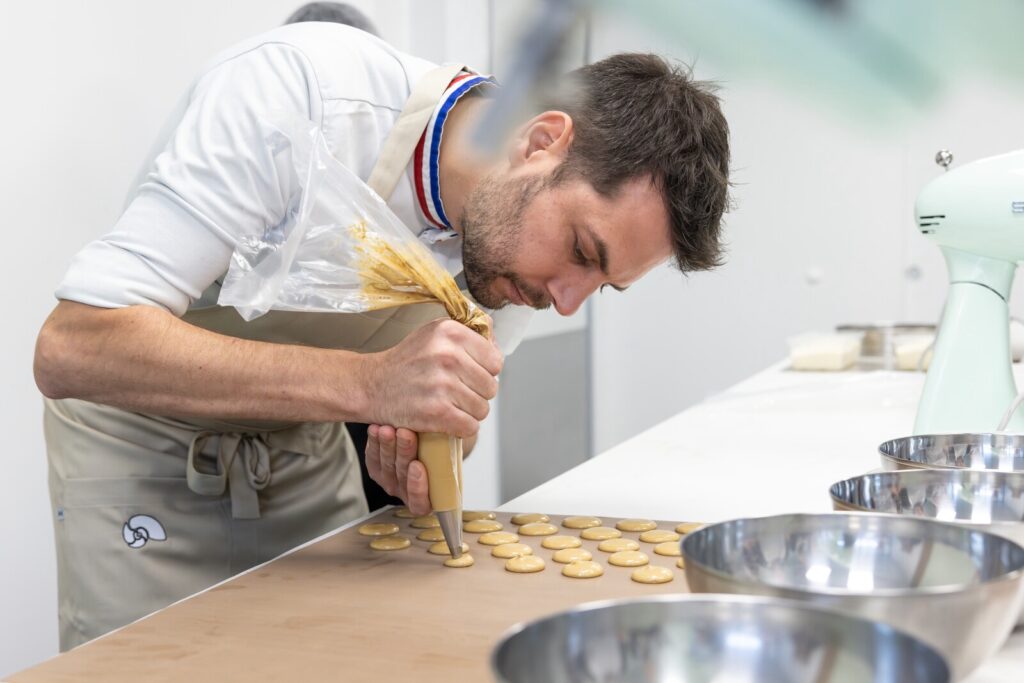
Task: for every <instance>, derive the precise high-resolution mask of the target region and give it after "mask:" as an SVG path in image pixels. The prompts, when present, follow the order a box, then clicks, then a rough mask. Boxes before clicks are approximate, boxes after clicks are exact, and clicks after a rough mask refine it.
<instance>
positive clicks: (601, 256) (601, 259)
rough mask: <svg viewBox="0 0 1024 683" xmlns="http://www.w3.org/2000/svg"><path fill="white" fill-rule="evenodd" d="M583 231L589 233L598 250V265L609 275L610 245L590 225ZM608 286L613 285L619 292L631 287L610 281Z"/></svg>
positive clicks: (606, 275)
mask: <svg viewBox="0 0 1024 683" xmlns="http://www.w3.org/2000/svg"><path fill="white" fill-rule="evenodd" d="M583 232H585V233H587V238H588V239H589V240H590V241H591V242H593V243H594V249H595V250H596V251H597V267H598V268H600V269H601V272H602V273H604V275H605V277H609V275H608V245H607V244H605V241H604V240H603V239H601V238H600V237H598V236H597V234H596V233H594V231H593V230H591V229H590V226H589V225H584V226H583ZM608 286H609V287H611V288H612V289H614V290H615V291H617V292H625V291H626V290H627V289H629V287H628V286H626V287H619V286H618V285H614V284H612V283H610V282H609V283H608Z"/></svg>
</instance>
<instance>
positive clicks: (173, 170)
mask: <svg viewBox="0 0 1024 683" xmlns="http://www.w3.org/2000/svg"><path fill="white" fill-rule="evenodd" d="M282 112H286V113H292V114H299V115H301V116H304V117H306V118H308V119H311V120H312V121H314V122H316V123H317V124H318V125H319V124H320V123H321V121H320V118H321V116H322V101H321V99H320V94H319V90H318V87H317V83H316V75H315V73H314V72H313V69H312V67H311V66H310V64H309V61H308V60H307V59H306V58H305V56H304V55H303V54H302V53H301V52H300V51H299V50H298V49H296V48H295V47H294V46H290V45H286V44H280V43H268V44H263V45H260V46H259V47H256V48H254V49H252V50H249V51H248V52H245V53H243V54H241V55H237V56H235V57H232V58H231V59H229V60H227V61H224V62H222V63H220V64H218V65H216V66H215V67H213V68H212V69H211V70H209V71H208V72H207V73H206V74H205V75H204V76H203V77H202V78H200V79H199V80H198V81H197V82H196V84H195V86H194V88H193V91H192V94H191V97H190V99H189V103H188V106H187V108H186V110H185V113H184V116H183V117H182V120H181V122H180V123H179V124H178V125H177V127H176V128H175V129H174V131H173V133H172V134H171V136H170V139H169V141H168V143H167V145H166V147H165V148H164V149H163V151H162V152H161V153H160V154H159V155H158V156H157V157H156V159H155V161H154V162H153V166H152V168H151V169H150V172H149V174H148V176H147V177H146V179H145V181H144V182H143V183H142V185H140V186H139V188H138V190H137V192H136V194H135V197H134V198H133V199H132V201H131V203H130V204H129V205H128V206H127V208H126V209H125V211H124V213H123V214H122V215H121V218H120V219H119V220H118V221H117V223H116V224H115V225H114V228H113V230H111V232H109V233H108V234H106V235H105V236H103V237H102V238H100V239H98V240H96V241H95V242H92V243H91V244H88V245H87V246H86V247H85V248H83V249H82V250H81V251H80V252H79V253H78V254H77V255H76V256H75V257H74V259H73V261H72V263H71V266H70V268H69V270H68V272H67V274H66V275H65V277H64V280H63V281H62V282H61V284H60V286H59V288H58V289H57V292H56V295H57V298H59V299H67V300H71V301H77V302H80V303H85V304H89V305H93V306H100V307H103V308H120V307H124V306H132V305H137V304H143V305H150V306H157V307H160V308H164V309H166V310H168V311H171V312H172V313H174V314H175V315H179V316H180V315H182V314H183V313H184V312H185V311H186V310H187V308H188V306H189V305H190V304H191V303H192V302H193V301H194V300H196V299H197V298H198V297H199V296H200V295H201V294H202V293H203V291H204V290H205V289H206V288H207V287H209V286H210V284H212V283H213V282H214V281H215V280H217V279H218V278H220V277H221V276H222V275H223V274H224V273H225V272H226V271H227V268H228V264H229V261H230V258H231V254H232V252H233V250H234V247H235V244H236V242H237V241H238V239H239V238H240V237H241V236H243V235H250V234H262V233H264V232H266V231H267V230H269V229H271V228H273V227H274V226H276V225H278V224H279V223H280V222H281V221H282V220H283V218H284V216H285V213H286V211H287V210H288V204H289V200H290V198H291V196H292V194H293V193H294V192H296V191H297V189H298V188H297V187H296V183H295V180H294V172H293V171H292V169H291V159H290V156H289V155H288V153H287V150H286V149H285V150H282V149H276V148H274V147H273V146H272V145H269V144H268V143H267V137H268V133H269V131H268V130H267V122H268V120H269V119H270V118H271V117H272V116H275V115H280V114H281V113H282Z"/></svg>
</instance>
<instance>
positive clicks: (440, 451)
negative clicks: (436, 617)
mask: <svg viewBox="0 0 1024 683" xmlns="http://www.w3.org/2000/svg"><path fill="white" fill-rule="evenodd" d="M353 229H354V230H356V231H358V233H359V234H358V237H359V239H358V242H357V245H358V246H357V247H356V250H357V252H358V253H359V261H358V263H359V274H360V277H361V278H362V281H363V290H364V292H365V293H366V294H367V296H368V298H370V299H371V300H374V301H381V302H383V301H387V300H389V299H391V298H392V297H393V296H394V295H395V294H396V293H397V294H401V295H408V294H413V295H415V296H420V295H422V292H413V291H411V290H416V289H422V290H425V292H427V293H429V297H430V298H429V299H427V300H429V301H434V302H439V303H441V305H443V306H444V308H445V311H446V312H447V313H448V315H449V317H451V319H452V320H455V321H456V322H460V323H462V324H463V325H466V326H467V327H469V328H470V329H472V330H473V331H475V332H478V333H480V334H481V335H483V336H484V337H488V338H489V337H490V336H491V323H490V318H489V317H488V316H487V314H485V313H484V312H483V311H481V310H480V309H479V308H477V307H476V306H475V305H474V304H473V303H472V302H471V301H469V300H468V299H467V298H466V297H465V296H464V295H463V294H462V292H461V291H459V287H458V285H457V284H455V280H454V279H452V276H451V275H449V274H448V272H447V271H445V270H444V269H443V268H442V267H441V266H440V264H438V263H437V261H435V260H434V259H433V257H431V256H430V254H429V252H428V251H427V250H426V249H424V248H422V246H421V245H420V244H419V242H416V243H415V246H416V247H420V248H418V249H417V248H415V247H412V246H411V245H405V244H395V243H394V242H392V241H389V240H385V239H381V238H380V237H379V236H378V235H376V234H374V233H373V232H372V231H369V230H367V229H366V227H365V225H363V226H355V227H354V228H353ZM417 457H418V458H419V460H420V462H422V463H423V465H424V467H426V470H427V480H428V485H429V493H430V507H431V508H433V510H434V514H435V515H437V519H438V521H439V522H440V525H441V532H442V533H443V534H444V540H445V543H446V544H447V545H448V551H449V552H450V553H451V556H452V557H453V558H458V557H461V555H462V438H461V437H454V436H449V435H448V434H441V433H438V432H427V433H421V434H420V435H419V439H418V453H417Z"/></svg>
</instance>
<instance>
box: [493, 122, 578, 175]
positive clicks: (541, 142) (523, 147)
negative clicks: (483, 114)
mask: <svg viewBox="0 0 1024 683" xmlns="http://www.w3.org/2000/svg"><path fill="white" fill-rule="evenodd" d="M573 130H574V129H573V121H572V117H571V116H569V115H568V114H566V113H565V112H564V111H546V112H544V113H542V114H538V115H537V116H534V117H533V118H532V119H530V120H529V121H527V122H526V123H525V124H524V125H523V126H522V127H521V128H520V129H519V131H518V132H517V133H516V137H515V139H514V140H513V144H512V147H511V149H510V150H509V164H510V165H511V166H513V167H515V166H518V165H520V164H523V163H526V162H527V161H529V160H530V159H531V158H533V159H535V160H538V159H539V158H544V157H548V156H553V157H556V158H557V159H558V160H559V161H560V160H561V159H564V158H565V155H566V153H567V152H568V151H569V145H570V144H572V136H573ZM537 155H541V157H537Z"/></svg>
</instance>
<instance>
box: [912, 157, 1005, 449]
mask: <svg viewBox="0 0 1024 683" xmlns="http://www.w3.org/2000/svg"><path fill="white" fill-rule="evenodd" d="M951 160H952V156H951V155H950V154H949V153H948V152H945V151H943V152H939V154H938V155H937V156H936V162H937V163H939V164H940V165H942V166H944V167H948V165H949V163H950V161H951ZM915 214H916V218H917V225H918V228H919V229H920V231H921V232H922V233H923V234H925V235H926V236H928V237H929V238H930V239H932V240H934V241H935V242H936V243H937V244H938V245H939V248H940V249H941V250H942V254H943V256H944V257H945V258H946V265H947V267H948V269H949V295H948V297H947V299H946V308H945V312H944V313H943V316H942V323H941V326H940V328H939V334H938V338H937V340H936V343H935V356H934V358H933V359H932V362H931V365H930V367H929V369H928V377H927V379H926V381H925V385H924V391H923V393H922V394H921V401H920V403H919V404H918V408H917V419H916V421H915V422H914V433H915V434H951V433H958V432H994V431H996V430H997V428H998V427H999V423H1000V419H1001V418H1002V417H1003V415H1004V413H1006V411H1007V409H1008V408H1009V407H1010V405H1011V404H1012V403H1013V402H1014V399H1015V398H1016V396H1017V386H1016V383H1015V382H1014V379H1013V371H1012V366H1011V356H1010V331H1009V330H1010V321H1009V308H1008V306H1007V302H1008V301H1009V299H1010V287H1011V285H1012V284H1013V275H1014V271H1016V269H1017V263H1018V262H1019V261H1021V260H1024V150H1019V151H1016V152H1010V153H1008V154H1001V155H999V156H994V157H989V158H986V159H981V160H979V161H974V162H972V163H969V164H965V165H963V166H961V167H958V168H956V169H954V170H951V171H948V172H947V173H943V174H942V175H941V176H940V177H938V178H936V179H935V180H933V181H931V182H930V183H929V184H928V185H927V186H926V187H925V188H924V189H923V190H922V191H921V193H920V195H918V198H917V205H916V206H915ZM1021 412H1022V411H1016V412H1015V413H1014V415H1013V416H1012V417H1011V418H1010V421H1009V423H1008V424H1007V425H1006V431H1010V432H1024V415H1021Z"/></svg>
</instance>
